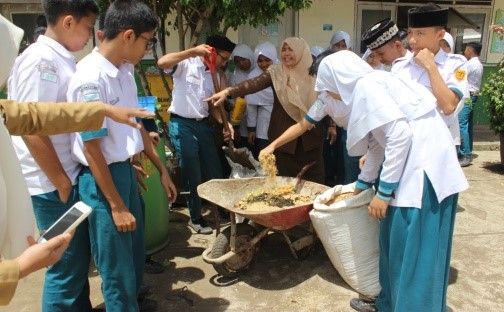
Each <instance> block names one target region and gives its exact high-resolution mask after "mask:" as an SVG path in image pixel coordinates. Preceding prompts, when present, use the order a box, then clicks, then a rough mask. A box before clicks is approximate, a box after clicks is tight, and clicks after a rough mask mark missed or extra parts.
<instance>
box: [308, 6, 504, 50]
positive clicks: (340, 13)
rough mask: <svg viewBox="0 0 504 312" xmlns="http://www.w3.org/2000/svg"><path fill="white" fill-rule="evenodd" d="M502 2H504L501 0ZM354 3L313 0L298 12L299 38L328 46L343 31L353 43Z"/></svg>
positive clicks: (324, 46) (311, 43)
mask: <svg viewBox="0 0 504 312" xmlns="http://www.w3.org/2000/svg"><path fill="white" fill-rule="evenodd" d="M503 1H504V0H503ZM354 21H355V1H354V0H314V1H313V4H312V6H311V7H310V8H309V9H307V10H303V11H300V12H299V28H298V29H299V36H300V37H302V38H304V39H305V40H306V41H308V43H309V44H310V46H313V45H319V46H321V47H323V48H326V47H328V46H329V41H330V40H331V36H332V34H333V33H334V32H335V31H337V30H344V31H346V32H347V33H349V34H350V36H351V37H352V40H353V42H355V30H354V29H355V22H354ZM323 24H332V25H333V30H332V31H324V30H323V29H322V26H323Z"/></svg>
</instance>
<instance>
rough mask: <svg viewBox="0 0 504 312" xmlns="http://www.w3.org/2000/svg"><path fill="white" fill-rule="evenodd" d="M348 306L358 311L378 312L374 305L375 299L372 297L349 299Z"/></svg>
mask: <svg viewBox="0 0 504 312" xmlns="http://www.w3.org/2000/svg"><path fill="white" fill-rule="evenodd" d="M350 306H351V307H352V308H353V309H354V310H355V311H359V312H378V309H377V308H376V306H375V301H374V300H372V299H358V298H353V299H352V300H350Z"/></svg>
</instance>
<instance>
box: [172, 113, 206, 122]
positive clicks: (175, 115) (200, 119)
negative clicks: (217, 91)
mask: <svg viewBox="0 0 504 312" xmlns="http://www.w3.org/2000/svg"><path fill="white" fill-rule="evenodd" d="M170 118H179V119H184V120H191V121H197V122H202V121H207V120H208V117H205V118H187V117H182V116H180V115H177V114H174V113H171V114H170Z"/></svg>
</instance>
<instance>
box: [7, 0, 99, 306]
mask: <svg viewBox="0 0 504 312" xmlns="http://www.w3.org/2000/svg"><path fill="white" fill-rule="evenodd" d="M42 6H43V8H44V13H45V16H46V18H47V22H48V28H47V31H46V33H45V35H41V36H39V37H38V39H37V42H35V43H33V44H32V45H31V46H29V47H28V48H27V49H26V50H25V51H24V52H23V53H22V54H21V55H20V56H19V57H18V58H17V59H16V62H15V64H14V67H13V69H12V72H11V76H10V78H9V82H8V93H9V98H10V99H13V100H17V101H20V102H29V101H33V102H39V101H43V102H64V101H66V91H67V86H68V82H69V80H70V77H71V76H72V75H73V74H74V72H75V59H74V57H73V56H72V54H71V53H70V52H74V51H79V50H81V49H82V48H84V46H85V45H86V43H87V42H88V40H89V38H90V35H91V34H92V30H93V26H94V23H95V20H96V15H97V14H98V6H97V5H96V3H95V2H94V1H93V0H74V1H69V0H43V1H42ZM12 141H13V144H14V147H15V150H16V154H17V156H18V158H19V160H20V163H21V167H22V171H23V175H24V178H25V180H26V184H27V187H28V190H29V192H30V195H31V197H32V203H33V208H34V213H35V218H36V220H37V225H38V227H39V229H40V230H45V229H48V228H49V227H50V226H51V225H52V224H53V223H54V222H55V221H56V220H57V219H59V217H61V215H63V213H65V211H66V210H68V209H69V208H70V207H71V206H72V205H73V204H74V203H75V202H76V201H77V200H78V194H77V190H76V189H75V184H76V182H77V181H76V178H77V175H78V173H79V170H80V165H79V163H78V162H76V161H74V160H73V159H72V157H71V149H70V134H61V135H51V136H31V135H30V136H23V137H12ZM88 267H89V239H88V235H87V229H86V223H83V224H82V225H80V226H79V227H78V228H77V230H76V233H75V236H74V239H73V240H72V242H71V243H70V246H69V248H68V249H67V251H66V252H65V254H64V255H63V258H62V260H61V261H60V262H59V263H57V264H56V265H54V266H52V267H51V268H50V269H49V270H48V271H47V273H46V277H45V283H44V293H43V298H42V311H51V312H52V311H88V310H89V309H91V303H90V301H89V284H88V280H87V272H88Z"/></svg>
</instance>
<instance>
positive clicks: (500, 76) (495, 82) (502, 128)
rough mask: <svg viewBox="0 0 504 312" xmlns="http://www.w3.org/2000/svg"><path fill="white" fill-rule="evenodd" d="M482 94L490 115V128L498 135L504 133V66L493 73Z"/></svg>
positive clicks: (500, 65)
mask: <svg viewBox="0 0 504 312" xmlns="http://www.w3.org/2000/svg"><path fill="white" fill-rule="evenodd" d="M481 94H482V95H483V96H484V102H485V104H486V107H487V109H488V112H489V115H490V127H491V128H492V129H493V130H494V131H495V132H496V133H504V64H503V63H501V64H499V67H498V69H497V71H495V72H493V73H491V74H490V75H489V77H488V79H487V81H486V82H485V84H484V85H483V88H482V90H481Z"/></svg>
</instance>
